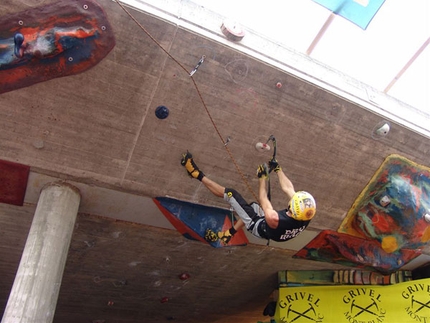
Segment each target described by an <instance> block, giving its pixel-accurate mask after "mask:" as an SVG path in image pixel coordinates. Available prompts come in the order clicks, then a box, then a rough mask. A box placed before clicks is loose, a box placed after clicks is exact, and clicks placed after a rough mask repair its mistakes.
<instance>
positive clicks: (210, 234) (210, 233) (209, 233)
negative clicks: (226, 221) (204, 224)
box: [205, 229, 218, 242]
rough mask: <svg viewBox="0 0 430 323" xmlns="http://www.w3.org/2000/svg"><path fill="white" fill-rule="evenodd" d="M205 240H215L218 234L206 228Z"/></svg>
mask: <svg viewBox="0 0 430 323" xmlns="http://www.w3.org/2000/svg"><path fill="white" fill-rule="evenodd" d="M205 240H206V241H207V242H216V241H217V240H218V236H217V234H216V233H215V232H214V231H212V230H211V229H207V230H206V232H205Z"/></svg>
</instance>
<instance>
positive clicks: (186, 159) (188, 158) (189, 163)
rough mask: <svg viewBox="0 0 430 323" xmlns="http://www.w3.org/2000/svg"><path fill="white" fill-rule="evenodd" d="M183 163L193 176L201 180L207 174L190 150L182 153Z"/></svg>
mask: <svg viewBox="0 0 430 323" xmlns="http://www.w3.org/2000/svg"><path fill="white" fill-rule="evenodd" d="M181 165H182V166H184V167H185V169H186V170H187V172H188V175H190V176H191V177H193V178H197V179H198V180H199V181H201V180H202V178H203V177H204V176H205V174H203V172H202V171H201V170H200V169H199V168H198V167H197V165H196V163H195V162H194V160H193V155H191V153H190V152H189V151H187V152H186V153H184V154H182V159H181Z"/></svg>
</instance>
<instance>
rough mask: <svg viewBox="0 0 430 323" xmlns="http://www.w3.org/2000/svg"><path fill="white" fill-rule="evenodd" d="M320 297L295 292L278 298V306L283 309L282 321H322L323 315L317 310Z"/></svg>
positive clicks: (318, 322)
mask: <svg viewBox="0 0 430 323" xmlns="http://www.w3.org/2000/svg"><path fill="white" fill-rule="evenodd" d="M319 302H320V299H319V298H318V297H316V296H315V295H314V294H312V293H307V292H297V293H292V294H288V295H286V296H285V298H284V299H280V300H279V307H280V308H282V309H284V310H285V316H284V317H282V318H281V320H282V323H293V322H295V323H305V322H315V323H322V322H323V319H324V316H323V315H321V313H320V312H319Z"/></svg>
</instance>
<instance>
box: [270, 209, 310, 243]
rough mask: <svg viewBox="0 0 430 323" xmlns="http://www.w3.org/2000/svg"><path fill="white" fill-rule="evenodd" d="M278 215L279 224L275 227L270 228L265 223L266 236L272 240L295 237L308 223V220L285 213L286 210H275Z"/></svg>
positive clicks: (284, 239)
mask: <svg viewBox="0 0 430 323" xmlns="http://www.w3.org/2000/svg"><path fill="white" fill-rule="evenodd" d="M277 212H278V215H279V224H278V227H277V228H276V229H272V228H271V227H269V226H268V225H267V223H266V233H267V238H268V239H271V240H274V241H279V242H283V241H287V240H290V239H292V238H294V237H297V236H298V235H299V234H300V233H301V232H302V231H303V230H304V229H306V227H307V226H308V225H309V222H311V221H310V220H308V221H298V220H296V219H293V218H292V217H290V216H288V215H287V210H286V209H284V210H280V211H277Z"/></svg>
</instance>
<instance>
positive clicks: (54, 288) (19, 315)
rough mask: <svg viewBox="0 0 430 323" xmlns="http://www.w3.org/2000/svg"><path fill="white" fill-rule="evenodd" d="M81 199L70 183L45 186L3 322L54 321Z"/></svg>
mask: <svg viewBox="0 0 430 323" xmlns="http://www.w3.org/2000/svg"><path fill="white" fill-rule="evenodd" d="M80 199H81V197H80V193H79V190H78V189H77V188H75V187H73V186H72V185H69V184H67V183H62V182H58V183H51V184H48V185H46V186H45V187H44V188H43V189H42V191H41V194H40V197H39V201H38V203H37V207H36V212H35V214H34V218H33V222H32V224H31V228H30V232H29V234H28V237H27V242H26V244H25V248H24V252H23V254H22V257H21V261H20V264H19V267H18V271H17V274H16V277H15V281H14V283H13V286H12V291H11V293H10V295H9V300H8V302H7V305H6V309H5V312H4V315H3V319H2V321H1V322H2V323H50V322H52V321H53V319H54V313H55V307H56V305H57V299H58V293H59V290H60V286H61V279H62V276H63V271H64V266H65V264H66V259H67V253H68V250H69V246H70V241H71V238H72V233H73V229H74V226H75V221H76V216H77V214H78V208H79V203H80Z"/></svg>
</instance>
